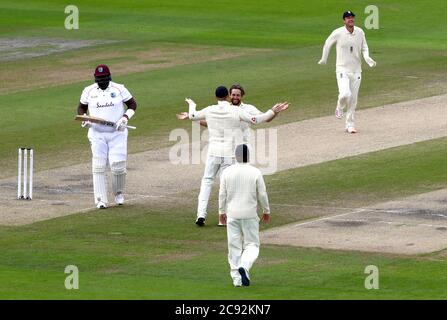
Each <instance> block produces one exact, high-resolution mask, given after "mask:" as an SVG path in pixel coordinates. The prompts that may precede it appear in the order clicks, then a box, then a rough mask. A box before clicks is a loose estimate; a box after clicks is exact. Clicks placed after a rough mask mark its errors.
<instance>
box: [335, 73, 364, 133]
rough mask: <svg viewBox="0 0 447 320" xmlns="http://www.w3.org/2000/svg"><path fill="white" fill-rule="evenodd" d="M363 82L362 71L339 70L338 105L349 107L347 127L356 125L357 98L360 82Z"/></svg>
mask: <svg viewBox="0 0 447 320" xmlns="http://www.w3.org/2000/svg"><path fill="white" fill-rule="evenodd" d="M361 82H362V73H361V72H355V73H342V72H337V84H338V102H337V107H339V108H344V107H345V106H347V107H348V110H347V113H346V129H347V128H349V127H354V114H355V108H356V107H357V98H358V95H359V89H360V83H361Z"/></svg>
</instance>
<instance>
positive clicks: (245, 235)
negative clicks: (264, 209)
mask: <svg viewBox="0 0 447 320" xmlns="http://www.w3.org/2000/svg"><path fill="white" fill-rule="evenodd" d="M227 237H228V263H229V264H230V275H231V278H232V279H233V282H237V281H239V280H240V279H241V275H240V273H239V271H238V269H239V268H240V267H243V268H245V270H247V272H249V271H250V268H251V267H252V266H253V263H254V262H255V261H256V259H257V258H258V255H259V245H260V242H259V218H258V217H256V218H252V219H231V218H227Z"/></svg>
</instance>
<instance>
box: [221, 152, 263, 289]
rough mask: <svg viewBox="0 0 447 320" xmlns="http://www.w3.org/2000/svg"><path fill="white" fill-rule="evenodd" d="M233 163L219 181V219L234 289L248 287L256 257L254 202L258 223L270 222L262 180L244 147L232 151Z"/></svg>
mask: <svg viewBox="0 0 447 320" xmlns="http://www.w3.org/2000/svg"><path fill="white" fill-rule="evenodd" d="M235 154H236V160H237V163H236V164H235V165H233V166H231V167H229V168H227V169H226V170H225V171H224V172H223V173H222V176H221V178H220V190H219V219H220V220H221V221H222V223H226V224H227V236H228V263H229V264H230V275H231V278H232V279H233V285H234V286H235V287H240V286H241V285H243V286H249V285H250V275H249V272H250V269H251V267H252V266H253V263H254V262H255V261H256V259H257V258H258V255H259V246H260V242H259V217H258V213H257V208H258V201H259V204H260V205H261V210H262V212H263V215H262V221H263V222H266V223H267V222H268V221H269V220H270V208H269V201H268V196H267V191H266V188H265V183H264V178H263V177H262V173H261V171H260V170H259V169H257V168H255V167H253V166H251V165H250V164H249V163H248V162H249V156H250V154H249V150H248V147H247V145H245V144H243V145H239V146H237V148H236V152H235Z"/></svg>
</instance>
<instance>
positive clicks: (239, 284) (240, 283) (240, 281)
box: [233, 279, 242, 287]
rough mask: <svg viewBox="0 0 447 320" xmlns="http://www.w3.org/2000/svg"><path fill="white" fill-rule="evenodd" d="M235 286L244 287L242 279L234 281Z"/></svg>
mask: <svg viewBox="0 0 447 320" xmlns="http://www.w3.org/2000/svg"><path fill="white" fill-rule="evenodd" d="M233 286H235V287H242V280H241V279H234V280H233Z"/></svg>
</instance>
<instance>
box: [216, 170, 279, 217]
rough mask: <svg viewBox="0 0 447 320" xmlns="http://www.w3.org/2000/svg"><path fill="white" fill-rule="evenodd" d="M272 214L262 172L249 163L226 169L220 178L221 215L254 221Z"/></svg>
mask: <svg viewBox="0 0 447 320" xmlns="http://www.w3.org/2000/svg"><path fill="white" fill-rule="evenodd" d="M258 202H259V204H260V207H261V211H262V213H270V207H269V200H268V196H267V190H266V188H265V182H264V178H263V177H262V173H261V170H259V169H258V168H255V167H253V166H252V165H250V164H248V163H236V164H234V165H232V166H230V167H228V168H226V169H225V170H224V171H223V172H222V175H221V177H220V189H219V213H221V214H222V213H226V214H227V217H228V218H232V219H252V218H256V217H257V216H258V212H257V211H258V210H257V209H258Z"/></svg>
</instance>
